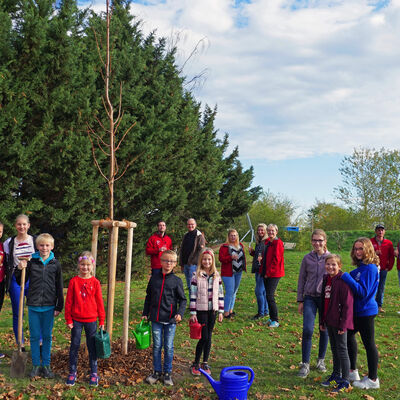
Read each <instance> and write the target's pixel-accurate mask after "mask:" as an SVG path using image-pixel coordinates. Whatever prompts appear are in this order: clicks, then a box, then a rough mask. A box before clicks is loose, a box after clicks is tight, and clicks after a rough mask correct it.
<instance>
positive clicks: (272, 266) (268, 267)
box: [259, 238, 285, 278]
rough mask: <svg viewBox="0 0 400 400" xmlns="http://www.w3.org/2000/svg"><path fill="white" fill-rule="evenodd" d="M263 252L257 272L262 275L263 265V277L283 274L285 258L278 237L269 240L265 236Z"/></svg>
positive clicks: (275, 276) (277, 276) (281, 275)
mask: <svg viewBox="0 0 400 400" xmlns="http://www.w3.org/2000/svg"><path fill="white" fill-rule="evenodd" d="M264 245H265V252H266V253H265V252H264V255H263V259H262V261H261V265H260V269H259V273H260V275H263V267H265V269H264V270H265V275H264V278H282V277H283V276H285V260H284V256H283V254H284V252H285V250H284V246H283V242H282V240H281V239H279V238H275V239H274V240H272V241H271V240H270V238H267V239H266V240H265V242H264Z"/></svg>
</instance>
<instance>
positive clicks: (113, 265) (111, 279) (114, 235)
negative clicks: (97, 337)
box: [107, 224, 119, 341]
mask: <svg viewBox="0 0 400 400" xmlns="http://www.w3.org/2000/svg"><path fill="white" fill-rule="evenodd" d="M118 229H119V228H118V224H115V225H114V226H113V227H112V231H111V249H110V252H111V257H110V266H109V269H108V272H109V273H108V294H107V300H108V301H107V332H108V333H109V335H110V341H111V339H112V330H113V321H114V297H115V279H116V273H117V250H118Z"/></svg>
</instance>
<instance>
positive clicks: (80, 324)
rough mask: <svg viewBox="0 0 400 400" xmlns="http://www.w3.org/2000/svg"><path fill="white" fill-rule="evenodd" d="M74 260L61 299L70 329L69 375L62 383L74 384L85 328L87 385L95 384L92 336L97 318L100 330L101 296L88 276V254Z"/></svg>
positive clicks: (90, 259)
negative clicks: (74, 273)
mask: <svg viewBox="0 0 400 400" xmlns="http://www.w3.org/2000/svg"><path fill="white" fill-rule="evenodd" d="M78 260H79V261H78V268H79V273H78V276H75V277H73V278H72V279H71V280H70V282H69V285H68V291H67V298H66V300H65V321H66V323H67V326H68V328H69V329H71V347H70V349H69V375H68V378H67V381H66V384H67V385H70V386H74V385H75V381H76V366H77V362H78V352H79V347H80V344H81V336H82V329H85V336H86V345H87V348H88V352H89V364H90V380H89V384H90V385H92V386H98V384H99V377H98V375H97V355H96V345H95V339H94V337H95V335H96V331H97V318H98V319H99V325H100V329H104V320H105V311H104V304H103V296H102V293H101V286H100V282H99V280H98V279H96V278H95V277H94V276H92V273H93V266H94V264H95V260H94V258H93V256H92V253H90V252H89V251H84V252H83V253H82V254H81V255H80V257H79V259H78Z"/></svg>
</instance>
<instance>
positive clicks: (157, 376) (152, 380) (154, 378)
mask: <svg viewBox="0 0 400 400" xmlns="http://www.w3.org/2000/svg"><path fill="white" fill-rule="evenodd" d="M160 379H161V372H158V371H154V372H153V373H152V374H151V375H149V376H148V377H147V378H146V382H147V383H149V384H150V385H154V384H155V383H156V382H157V381H159V380H160Z"/></svg>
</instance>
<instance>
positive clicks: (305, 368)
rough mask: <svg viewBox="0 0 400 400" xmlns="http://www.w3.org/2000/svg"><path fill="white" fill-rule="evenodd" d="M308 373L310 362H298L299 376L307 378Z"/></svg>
mask: <svg viewBox="0 0 400 400" xmlns="http://www.w3.org/2000/svg"><path fill="white" fill-rule="evenodd" d="M309 373H310V364H309V363H300V369H299V372H298V374H297V376H299V377H300V378H307V376H308V374H309Z"/></svg>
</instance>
